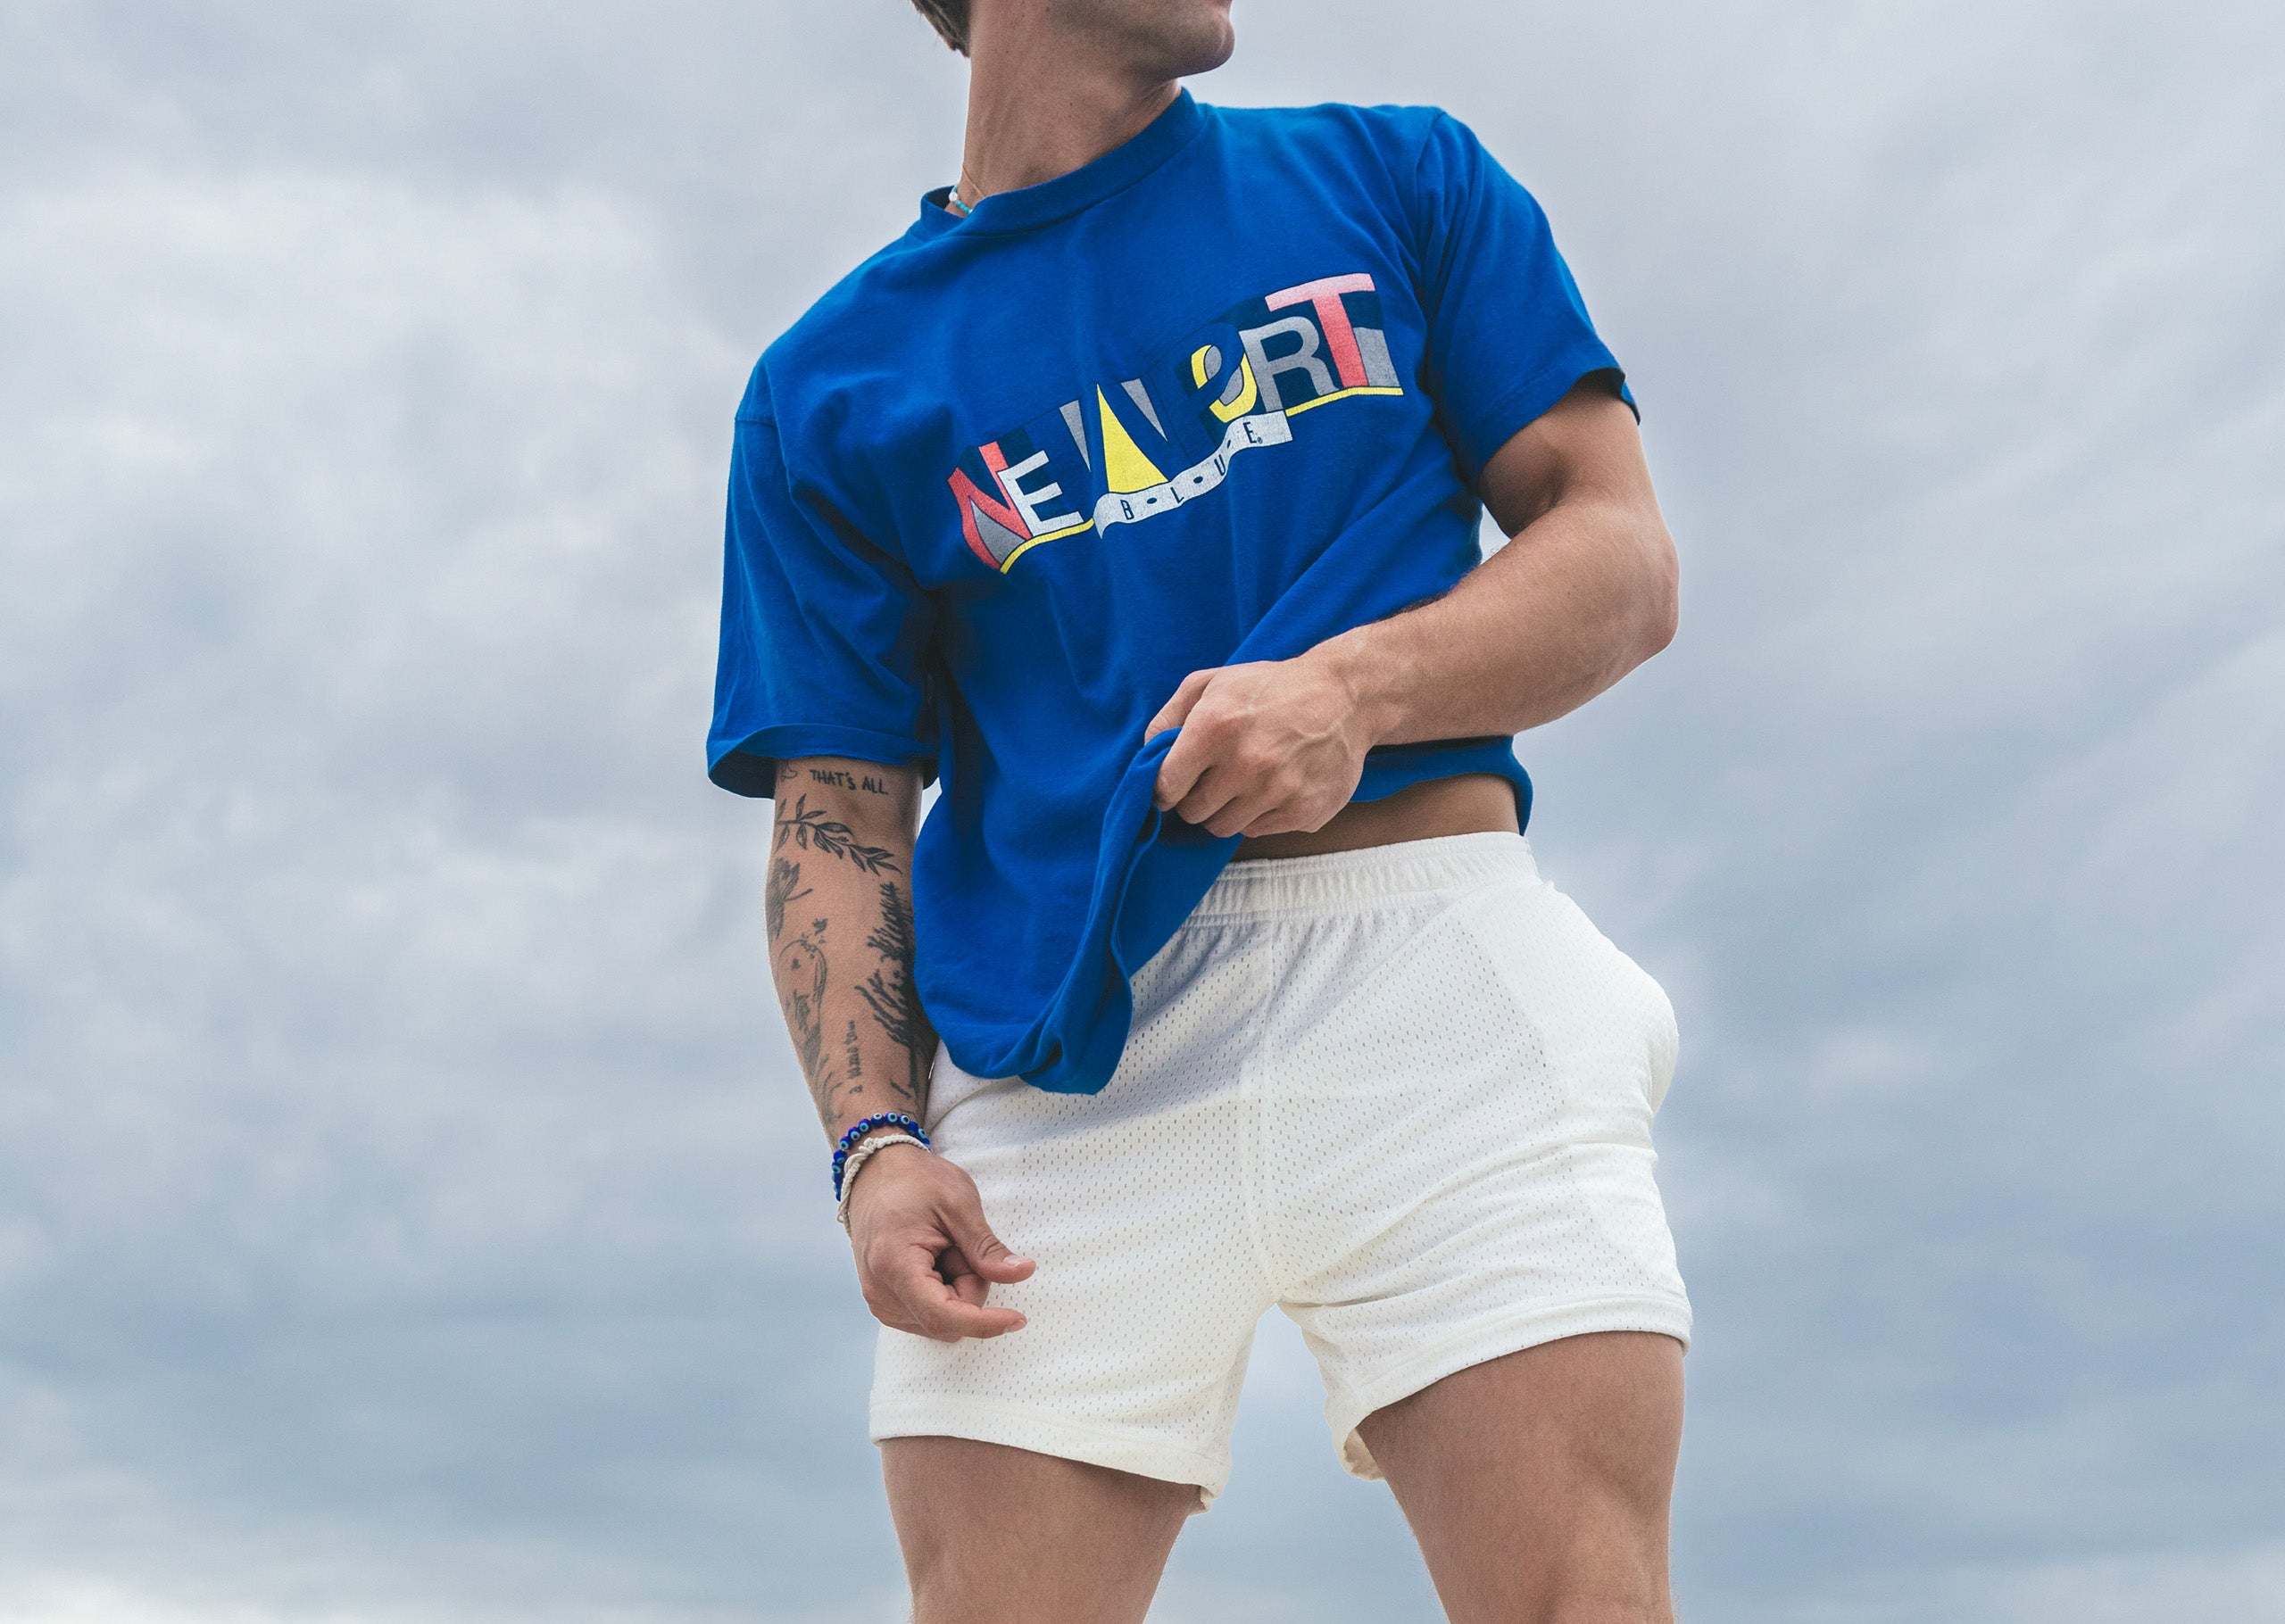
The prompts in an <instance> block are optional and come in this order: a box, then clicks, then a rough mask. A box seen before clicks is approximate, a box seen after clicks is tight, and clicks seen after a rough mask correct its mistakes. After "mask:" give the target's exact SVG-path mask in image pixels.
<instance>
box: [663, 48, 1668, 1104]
mask: <svg viewBox="0 0 2285 1624" xmlns="http://www.w3.org/2000/svg"><path fill="white" fill-rule="evenodd" d="M943 197H944V193H943V192H942V191H939V192H937V193H935V194H932V195H931V196H930V197H929V198H928V199H926V201H925V202H924V203H923V205H922V209H921V213H920V218H919V220H917V221H916V222H915V223H914V225H913V226H912V228H910V230H908V231H907V232H906V233H905V234H904V236H902V237H900V238H899V239H898V240H897V241H896V242H894V243H893V244H890V245H889V246H888V247H887V248H885V249H883V250H882V251H881V252H880V253H877V254H875V255H874V256H873V257H872V258H871V259H870V260H868V261H866V262H865V263H864V264H863V265H862V266H860V267H859V268H858V269H857V270H856V271H854V272H853V273H852V274H851V275H850V276H849V277H848V278H845V279H844V280H843V282H842V283H841V284H840V285H839V286H836V287H835V288H834V289H833V290H832V291H831V292H830V293H828V294H826V296H825V297H824V298H822V299H820V300H819V301H818V302H817V304H816V305H815V306H814V307H813V308H812V309H811V310H810V311H809V312H808V313H807V314H806V315H805V316H803V317H802V319H801V320H800V321H799V322H797V323H796V324H795V325H794V327H793V329H792V330H791V331H789V332H788V333H786V334H785V336H783V337H782V338H780V339H779V340H778V341H777V343H776V344H772V345H771V346H770V347H769V351H768V352H767V353H766V354H764V355H763V357H762V359H761V362H760V365H759V366H758V367H757V368H756V369H755V370H754V373H753V378H752V384H751V385H750V386H749V387H748V390H747V392H746V396H745V399H744V403H743V405H742V406H741V407H740V409H739V411H738V415H737V428H736V439H735V452H734V455H733V460H732V468H731V477H730V495H729V519H728V534H727V567H726V570H725V576H724V584H723V601H722V639H721V652H720V665H719V673H718V677H717V687H716V698H715V712H714V723H713V730H712V735H711V738H710V745H709V751H708V761H709V768H710V775H711V776H712V777H713V779H714V781H715V782H716V783H719V784H720V785H722V786H723V787H724V788H726V789H729V790H733V791H737V792H739V793H741V794H746V795H760V796H766V795H769V794H771V793H772V792H773V790H774V789H775V788H776V787H777V786H776V775H777V764H778V763H780V762H782V761H785V760H789V759H793V758H800V757H806V756H842V757H854V758H859V759H861V760H867V761H877V762H882V763H888V764H901V765H910V766H917V767H919V768H920V769H922V770H923V771H924V772H929V771H933V772H934V773H935V775H937V776H938V779H939V781H940V786H941V793H940V795H939V798H938V800H937V801H936V803H935V806H934V807H933V808H931V809H930V811H929V814H928V816H927V818H926V821H925V823H924V824H923V826H922V828H921V831H920V835H919V840H918V847H917V849H916V851H915V855H914V860H913V873H912V891H913V905H914V912H915V916H916V932H917V938H918V946H917V952H916V958H915V965H914V979H915V984H916V986H917V988H918V992H919V995H920V999H921V1003H922V1007H924V1008H925V1010H926V1013H927V1015H928V1016H929V1019H930V1020H931V1021H932V1023H934V1024H935V1028H936V1031H937V1032H938V1033H939V1034H940V1035H941V1037H942V1038H943V1042H944V1044H945V1046H946V1048H948V1049H949V1050H950V1052H951V1058H952V1059H953V1060H954V1061H955V1062H957V1063H958V1064H959V1065H960V1067H961V1069H962V1070H964V1071H967V1072H968V1073H972V1074H975V1075H977V1076H985V1077H1005V1076H1013V1075H1017V1074H1021V1075H1022V1076H1024V1077H1026V1079H1028V1080H1029V1081H1032V1082H1033V1083H1035V1084H1037V1085H1038V1086H1039V1087H1041V1088H1043V1089H1049V1090H1058V1091H1063V1092H1073V1093H1092V1092H1094V1091H1096V1090H1100V1089H1101V1088H1102V1086H1103V1085H1104V1084H1105V1083H1106V1082H1108V1081H1109V1079H1110V1075H1111V1073H1112V1071H1113V1070H1114V1068H1115V1067H1116V1066H1117V1065H1118V1056H1119V1054H1120V1051H1121V1049H1122V1048H1123V1046H1124V1044H1125V1042H1126V1032H1127V1028H1128V1024H1129V1022H1130V1019H1131V1016H1132V1013H1133V1010H1132V1004H1131V1000H1130V998H1129V994H1128V990H1127V982H1128V978H1129V976H1130V975H1131V974H1133V973H1134V971H1136V970H1137V969H1139V968H1140V967H1141V966H1142V965H1143V963H1144V962H1145V961H1147V960H1148V959H1149V958H1150V957H1151V955H1152V954H1153V953H1155V952H1156V951H1157V950H1158V949H1159V948H1160V947H1161V946H1163V945H1164V944H1165V943H1166V941H1167V940H1168V939H1169V938H1170V937H1171V936H1172V935H1173V933H1174V932H1175V930H1176V927H1177V926H1178V925H1179V924H1181V923H1182V921H1183V919H1184V917H1185V916H1187V915H1188V914H1189V913H1190V911H1191V909H1192V907H1194V906H1195V905H1196V903H1197V901H1198V899H1200V898H1201V897H1202V896H1203V895H1204V894H1205V892H1206V891H1207V888H1208V887H1209V885H1211V884H1212V882H1213V881H1214V879H1215V877H1216V875H1217V874H1219V873H1220V871H1221V869H1222V866H1224V865H1225V864H1226V862H1227V861H1228V860H1229V858H1230V855H1231V853H1232V852H1233V851H1234V849H1235V848H1236V846H1237V841H1236V840H1235V839H1234V838H1231V839H1217V838H1216V837H1214V836H1213V835H1211V834H1210V833H1208V832H1206V831H1205V830H1203V829H1201V828H1196V827H1193V826H1192V825H1189V824H1184V823H1183V822H1182V821H1181V820H1179V819H1177V818H1176V817H1174V816H1171V815H1170V814H1162V813H1160V812H1159V811H1158V810H1156V809H1155V808H1153V807H1152V805H1151V787H1152V783H1153V782H1154V780H1155V778H1156V776H1157V773H1158V766H1159V762H1160V760H1162V759H1163V758H1164V757H1165V754H1166V750H1167V746H1168V745H1170V744H1171V743H1172V742H1173V740H1174V737H1175V735H1174V733H1172V732H1170V731H1169V732H1165V733H1159V735H1158V736H1156V737H1155V738H1153V739H1152V740H1151V741H1150V742H1148V743H1145V742H1144V741H1143V727H1144V726H1145V725H1147V724H1148V723H1149V721H1150V720H1151V717H1152V716H1153V715H1155V714H1156V713H1157V711H1158V709H1159V707H1160V706H1162V705H1163V704H1164V703H1165V702H1166V701H1167V698H1168V697H1169V696H1171V695H1172V694H1173V692H1174V691H1175V689H1176V686H1177V685H1178V684H1180V683H1181V681H1182V679H1183V678H1184V677H1185V676H1187V675H1190V674H1191V673H1192V672H1193V671H1197V670H1201V669H1204V668H1207V667H1217V666H1226V665H1232V664H1236V663H1239V662H1241V661H1246V660H1273V659H1290V658H1292V656H1295V655H1298V654H1300V653H1302V652H1303V651H1305V650H1308V649H1309V648H1310V647H1312V646H1313V645H1315V644H1317V643H1318V642H1323V641H1324V640H1325V639H1326V638H1328V637H1331V636H1334V634H1338V633H1340V632H1342V631H1345V630H1347V629H1349V628H1350V627H1352V626H1359V625H1363V624H1365V623H1367V622H1368V621H1372V620H1376V619H1380V618H1382V617H1386V616H1388V615H1391V614H1393V613H1395V612H1396V611H1398V610H1400V609H1405V608H1407V607H1408V606H1409V605H1412V604H1415V603H1417V602H1419V601H1422V600H1424V599H1426V598H1430V597H1433V596H1434V595H1435V594H1437V593H1439V592H1443V591H1445V590H1447V589H1448V588H1450V586H1451V585H1452V584H1454V583H1455V582H1457V581H1458V580H1459V578H1460V577H1461V576H1463V575H1465V574H1466V573H1467V571H1468V570H1469V569H1470V568H1473V567H1474V566H1475V564H1477V563H1478V562H1479V561H1480V560H1481V557H1482V553H1481V551H1480V549H1479V546H1478V543H1477V539H1476V528H1477V520H1478V517H1479V512H1480V508H1479V503H1478V500H1477V496H1476V492H1475V479H1476V476H1477V475H1478V473H1479V471H1480V470H1481V468H1482V467H1483V462H1484V460H1485V459H1486V458H1488V457H1490V456H1491V453H1492V452H1495V451H1497V450H1498V449H1499V448H1500V445H1501V444H1502V443H1504V442H1505V441H1506V440H1507V439H1508V436H1510V435H1513V434H1514V433H1515V432H1516V430H1517V429H1519V428H1522V427H1525V425H1526V424H1528V423H1530V422H1531V421H1532V420H1533V418H1537V417H1538V416H1540V415H1541V413H1542V412H1544V411H1546V410H1547V409H1548V408H1549V407H1550V406H1552V405H1553V404H1554V403H1555V402H1558V401H1559V400H1560V399H1562V397H1563V396H1564V395H1565V394H1566V393H1567V392H1568V391H1569V390H1570V389H1571V387H1572V386H1573V385H1575V384H1576V383H1577V382H1579V380H1581V379H1582V378H1583V377H1589V376H1590V375H1595V374H1601V375H1605V376H1606V377H1608V381H1609V383H1610V385H1611V386H1612V387H1613V388H1614V389H1617V390H1619V391H1620V393H1621V394H1624V385H1623V383H1622V382H1621V380H1620V375H1619V372H1618V368H1617V363H1616V361H1615V360H1613V359H1612V356H1611V353H1610V352H1609V351H1608V350H1607V349H1606V348H1605V347H1604V346H1603V344H1602V343H1601V341H1600V339H1598V338H1597V337H1596V336H1595V331H1594V328H1593V327H1592V326H1591V324H1590V322H1589V321H1588V319H1587V313H1586V310H1585V307H1584V306H1583V303H1582V302H1581V301H1580V297H1579V294H1578V290H1577V288H1576V287H1575V286H1574V285H1573V282H1572V279H1571V277H1570V273H1569V272H1568V270H1567V269H1566V268H1565V266H1564V263H1563V260H1562V258H1561V256H1560V255H1559V254H1558V253H1557V252H1556V248H1555V244H1554V242H1553V240H1552V239H1551V238H1550V236H1549V232H1548V227H1547V221H1546V219H1545V217H1544V216H1543V215H1542V214H1541V211H1540V209H1539V206H1538V204H1537V203H1534V202H1533V199H1532V198H1531V196H1530V195H1528V194H1527V193H1526V192H1525V190H1524V189H1523V187H1521V186H1518V185H1517V184H1516V182H1515V181H1514V180H1513V179H1511V178H1509V177H1508V175H1507V173H1506V172H1505V171H1503V170H1501V169H1500V166H1499V164H1498V163H1497V162H1494V161H1493V160H1492V159H1491V156H1490V155H1489V154H1488V153H1486V152H1485V151H1484V150H1483V147H1482V145H1479V144H1478V143H1477V141H1476V140H1475V137H1474V136H1472V135H1471V134H1470V133H1469V132H1468V131H1467V129H1466V128H1464V127H1462V126H1461V125H1460V124H1458V123H1457V122H1456V121H1454V120H1452V119H1450V117H1448V116H1446V115H1445V114H1443V113H1441V112H1436V111H1434V110H1433V109H1414V108H1358V107H1342V106H1327V107H1317V108H1308V109H1298V110H1292V109H1288V110H1262V111H1254V110H1246V111H1237V110H1231V109H1225V108H1209V107H1205V106H1201V104H1198V103H1197V102H1195V101H1193V100H1192V98H1191V97H1190V95H1188V94H1187V93H1186V92H1185V93H1184V95H1181V96H1180V97H1179V98H1178V99H1177V100H1176V102H1175V103H1174V104H1172V105H1171V106H1170V107H1169V108H1168V109H1167V112H1164V113H1162V114H1161V115H1159V118H1158V119H1157V120H1155V121H1154V122H1152V123H1151V125H1150V126H1149V127H1148V128H1145V129H1144V130H1143V132H1142V133H1141V134H1140V135H1138V136H1136V137H1134V139H1133V140H1131V141H1129V142H1127V143H1126V145H1123V146H1120V147H1118V148H1117V149H1115V150H1114V151H1112V152H1110V153H1107V154H1106V155H1104V156H1103V157H1101V158H1100V159H1098V160H1096V161H1095V162H1093V163H1090V164H1088V165H1086V166H1085V167H1084V168H1083V169H1079V170H1074V171H1073V172H1071V173H1070V174H1068V175H1064V176H1061V177H1059V178H1056V179H1054V180H1051V181H1048V182H1046V183H1044V184H1043V185H1040V186H1028V187H1025V188H1023V189H1022V190H1019V191H1014V192H1006V193H1000V194H996V195H993V196H990V197H987V198H985V200H984V201H983V202H982V203H978V204H977V205H976V211H975V212H974V214H973V215H971V216H969V217H968V218H967V219H965V220H962V219H960V218H958V217H956V216H954V215H953V214H951V212H949V211H947V210H946V209H945V208H944V207H943ZM1460 773H1495V774H1499V775H1502V776H1504V777H1505V778H1507V779H1508V781H1509V782H1510V783H1512V784H1513V785H1514V786H1515V791H1516V800H1517V807H1518V812H1519V814H1523V815H1527V814H1528V811H1529V798H1530V792H1531V785H1530V781H1529V779H1528V778H1526V777H1525V774H1524V771H1523V768H1522V767H1521V766H1519V765H1518V764H1517V762H1516V758H1515V754H1514V751H1513V749H1512V746H1511V742H1510V741H1508V740H1507V739H1505V738H1496V739H1467V740H1452V741H1446V742H1434V743H1427V744H1408V745H1402V746H1398V747H1393V748H1384V749H1380V750H1374V751H1373V752H1371V754H1370V755H1369V756H1368V757H1367V760H1366V764H1365V770H1364V776H1363V780H1362V782H1361V783H1359V785H1358V788H1357V791H1356V795H1357V799H1359V800H1373V799H1376V798H1378V797H1381V796H1385V795H1388V794H1391V793H1393V792H1394V791H1397V790H1400V789H1402V788H1404V787H1405V786H1407V785H1408V784H1412V783H1420V782H1422V781H1424V780H1426V779H1431V778H1439V777H1446V776H1450V775H1456V774H1460ZM783 792H784V794H785V795H788V796H793V797H795V798H796V806H797V807H798V806H799V797H800V795H801V794H802V785H801V784H799V783H794V782H791V781H790V780H789V781H788V782H787V783H785V785H784V786H783Z"/></svg>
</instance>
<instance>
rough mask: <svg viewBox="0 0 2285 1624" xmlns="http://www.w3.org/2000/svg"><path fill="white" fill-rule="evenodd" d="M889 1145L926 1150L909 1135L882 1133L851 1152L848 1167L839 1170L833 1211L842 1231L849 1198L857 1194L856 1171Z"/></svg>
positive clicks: (847, 1215)
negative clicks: (908, 1146) (839, 1176)
mask: <svg viewBox="0 0 2285 1624" xmlns="http://www.w3.org/2000/svg"><path fill="white" fill-rule="evenodd" d="M891 1145H920V1148H922V1149H923V1150H926V1149H927V1148H928V1147H927V1146H926V1145H921V1144H920V1141H919V1140H918V1139H914V1138H913V1137H912V1135H910V1133H884V1134H882V1135H881V1137H880V1138H878V1139H867V1140H866V1141H865V1142H864V1143H863V1144H861V1145H860V1146H858V1147H857V1148H856V1149H854V1150H852V1151H851V1152H850V1153H849V1164H848V1165H847V1166H845V1167H843V1169H842V1170H841V1198H840V1199H839V1200H838V1201H836V1202H835V1204H834V1209H833V1215H834V1216H835V1218H836V1219H838V1220H839V1221H840V1222H841V1227H842V1228H843V1229H844V1230H845V1229H847V1228H848V1227H849V1197H852V1196H853V1195H855V1194H856V1193H857V1171H858V1169H860V1167H862V1166H864V1165H865V1163H866V1162H867V1160H868V1158H870V1157H871V1156H872V1154H873V1152H875V1151H876V1150H886V1149H887V1148H889V1147H890V1146H891Z"/></svg>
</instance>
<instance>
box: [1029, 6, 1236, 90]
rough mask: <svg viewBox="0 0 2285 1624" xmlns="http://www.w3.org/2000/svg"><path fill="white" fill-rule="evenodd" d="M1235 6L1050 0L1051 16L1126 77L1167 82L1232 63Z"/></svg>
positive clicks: (1234, 47) (1234, 37)
mask: <svg viewBox="0 0 2285 1624" xmlns="http://www.w3.org/2000/svg"><path fill="white" fill-rule="evenodd" d="M1230 4H1231V0H1047V4H1046V7H1045V10H1046V13H1047V16H1048V17H1049V18H1051V19H1052V20H1053V21H1054V22H1055V23H1057V24H1059V25H1060V27H1061V29H1063V30H1066V31H1068V33H1069V34H1070V35H1071V36H1073V39H1074V43H1075V44H1077V43H1078V42H1079V41H1081V40H1084V42H1085V46H1086V47H1087V48H1088V49H1089V51H1090V54H1100V55H1101V57H1102V58H1103V59H1105V60H1106V61H1107V62H1109V63H1110V64H1115V65H1116V67H1117V68H1118V70H1119V71H1120V72H1121V73H1122V74H1123V75H1126V76H1131V77H1133V78H1134V79H1148V80H1151V81H1156V82H1164V81H1167V80H1170V79H1187V78H1189V77H1190V76H1191V75H1192V74H1194V73H1205V72H1209V71H1210V70H1213V69H1216V68H1218V67H1220V66H1221V65H1222V64H1223V63H1224V62H1227V61H1229V60H1230V54H1231V53H1232V52H1233V51H1234V50H1235V49H1236V47H1237V34H1236V30H1235V29H1234V27H1233V25H1232V23H1231V21H1230Z"/></svg>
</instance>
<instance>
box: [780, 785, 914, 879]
mask: <svg viewBox="0 0 2285 1624" xmlns="http://www.w3.org/2000/svg"><path fill="white" fill-rule="evenodd" d="M789 840H790V841H793V842H794V844H795V845H796V846H798V847H800V848H801V849H802V850H803V851H821V852H823V853H825V855H826V856H827V857H829V858H843V860H845V861H847V862H851V863H854V864H856V865H857V866H858V867H860V868H861V869H863V870H864V871H865V872H866V873H867V874H879V873H881V872H883V871H884V870H887V871H891V872H893V871H894V869H895V868H896V854H895V853H894V852H893V851H891V850H890V849H888V848H887V847H885V846H868V845H866V844H864V843H863V842H862V841H860V840H859V839H858V838H857V834H856V831H854V830H852V828H850V826H849V825H848V824H844V823H842V822H841V821H840V820H839V819H837V818H832V817H827V816H826V815H825V814H824V813H823V812H822V811H818V812H812V811H810V798H809V797H808V796H807V795H802V796H800V797H797V798H796V799H795V800H794V809H793V810H792V811H791V812H787V811H784V810H782V809H781V810H780V811H779V813H778V815H777V846H778V847H779V848H783V847H784V846H785V842H786V841H789Z"/></svg>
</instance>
